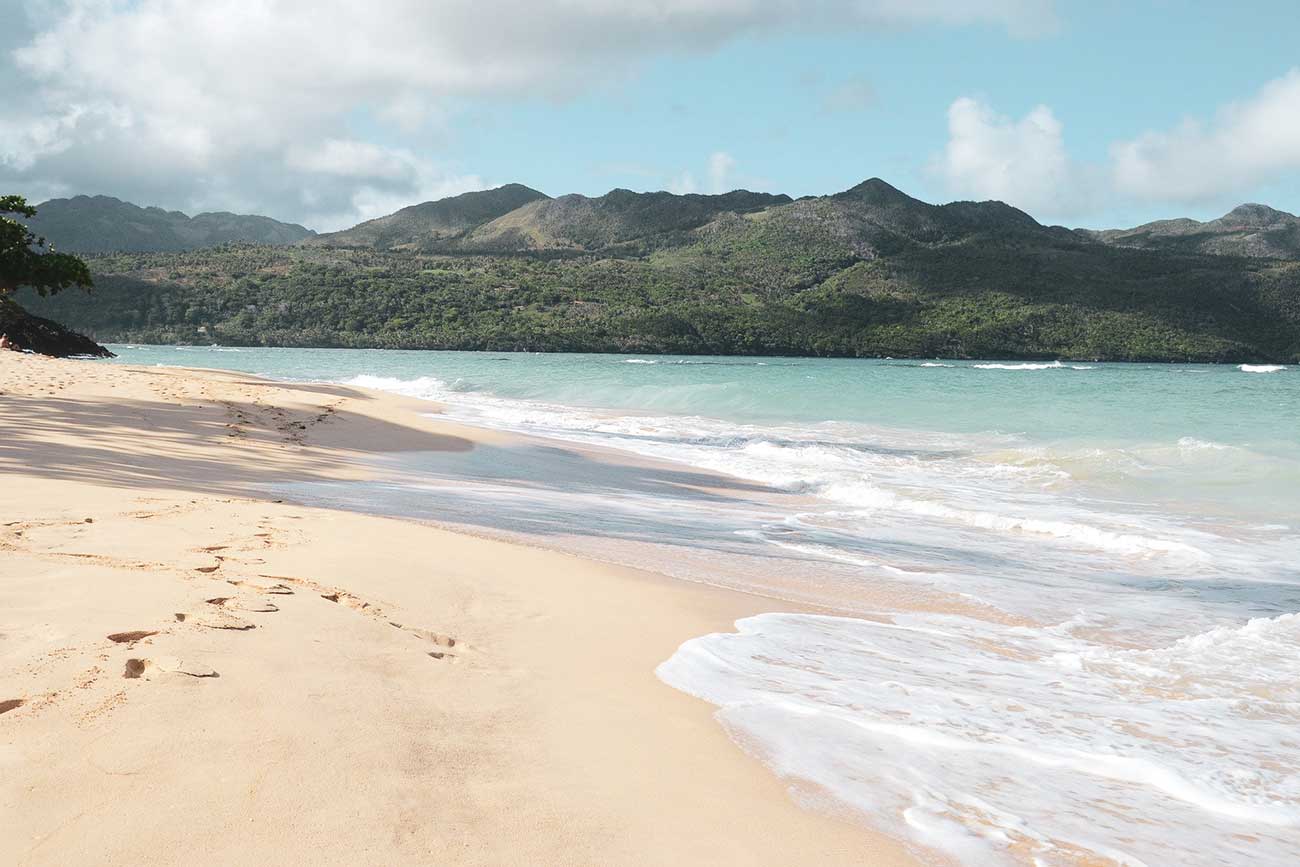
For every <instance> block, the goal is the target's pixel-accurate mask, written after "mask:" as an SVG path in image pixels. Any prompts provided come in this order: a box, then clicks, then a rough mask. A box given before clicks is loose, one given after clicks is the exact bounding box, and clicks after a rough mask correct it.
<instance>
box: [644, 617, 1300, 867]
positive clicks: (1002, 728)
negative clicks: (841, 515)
mask: <svg viewBox="0 0 1300 867" xmlns="http://www.w3.org/2000/svg"><path fill="white" fill-rule="evenodd" d="M1093 625H1094V624H1093V623H1092V622H1091V620H1090V619H1089V618H1087V617H1079V618H1074V619H1072V620H1071V621H1067V622H1065V623H1060V624H1057V625H1056V626H1051V627H1045V628H1044V627H1038V628H1035V627H1007V626H1002V625H998V624H994V623H989V622H985V621H980V620H975V619H972V618H967V617H959V616H952V615H938V614H914V615H895V616H893V617H885V616H882V619H881V620H879V621H876V620H861V619H855V618H846V617H831V616H825V615H813V614H764V615H759V616H757V617H751V618H747V619H745V620H741V621H740V622H738V623H737V624H736V630H737V631H736V632H735V633H725V634H714V635H708V636H704V637H701V638H696V639H693V640H691V641H688V642H686V643H685V644H683V645H682V646H681V647H680V648H679V649H678V650H677V652H676V653H675V654H673V656H672V657H671V658H670V659H669V660H667V661H666V662H664V663H663V664H662V665H660V666H659V668H658V669H657V672H656V673H657V674H658V676H659V677H660V678H661V679H662V680H663V681H664V682H666V683H668V684H669V685H671V686H674V687H676V688H677V689H680V690H682V691H684V692H687V693H690V694H692V695H695V696H698V697H700V698H703V699H705V700H707V701H709V702H711V703H713V704H714V705H717V706H718V708H719V711H718V718H719V719H720V721H721V722H722V723H723V724H724V726H726V728H727V729H728V731H729V732H730V733H731V734H732V735H733V737H735V738H736V740H737V741H738V742H739V743H741V744H742V745H744V746H746V748H748V749H750V750H751V751H752V752H754V753H755V754H756V755H757V756H759V757H761V758H762V759H763V760H764V761H765V762H767V763H768V764H769V765H770V766H771V767H772V768H773V769H774V770H775V771H776V772H777V773H778V774H780V775H781V776H783V777H786V778H787V779H791V780H793V781H796V782H802V783H806V784H811V785H812V786H814V787H816V789H818V790H820V791H823V792H827V793H829V794H830V795H832V796H833V797H834V798H835V799H836V800H838V801H840V802H842V803H843V804H847V805H848V806H849V807H851V808H855V809H857V810H860V811H861V812H862V814H863V817H864V818H865V819H867V820H869V821H874V822H877V823H879V824H881V825H882V829H883V830H885V831H886V832H889V833H894V834H897V835H900V836H904V837H906V838H910V839H913V840H915V841H916V842H917V843H919V844H921V845H924V846H927V847H933V848H936V849H940V850H946V851H947V852H948V853H949V854H950V855H952V856H953V857H955V858H956V860H958V861H961V862H963V863H981V864H987V863H1021V862H1020V861H1019V860H1017V858H1016V857H1015V856H1014V855H1013V852H1018V853H1019V855H1020V856H1022V857H1023V856H1026V855H1027V856H1028V857H1029V858H1030V859H1031V860H1034V861H1035V862H1036V863H1042V862H1050V863H1057V861H1058V860H1060V861H1069V862H1070V863H1073V862H1074V860H1076V859H1077V856H1078V854H1079V853H1080V852H1082V853H1087V854H1089V855H1091V856H1092V858H1085V860H1110V861H1114V862H1117V863H1120V864H1130V865H1136V864H1162V863H1176V864H1184V865H1225V867H1226V865H1235V864H1244V863H1258V864H1262V863H1270V864H1287V863H1298V862H1300V835H1297V834H1296V833H1295V829H1296V828H1297V827H1300V755H1298V754H1297V753H1296V752H1295V750H1294V748H1293V747H1292V743H1293V732H1294V731H1295V727H1296V726H1297V725H1300V685H1298V684H1300V615H1297V614H1288V615H1283V616H1280V617H1274V618H1259V619H1255V620H1251V621H1249V622H1247V623H1245V624H1244V625H1229V626H1222V627H1218V628H1215V629H1211V630H1209V631H1206V632H1203V633H1199V634H1194V635H1190V636H1187V637H1185V638H1182V639H1180V640H1177V641H1174V642H1171V643H1168V644H1164V645H1162V646H1158V647H1155V648H1152V649H1137V650H1133V649H1124V648H1117V647H1114V646H1109V645H1105V644H1100V643H1097V642H1095V641H1092V640H1089V638H1087V637H1086V636H1088V635H1089V634H1090V629H1091V627H1092V626H1093ZM1072 855H1073V856H1074V857H1071V856H1072Z"/></svg>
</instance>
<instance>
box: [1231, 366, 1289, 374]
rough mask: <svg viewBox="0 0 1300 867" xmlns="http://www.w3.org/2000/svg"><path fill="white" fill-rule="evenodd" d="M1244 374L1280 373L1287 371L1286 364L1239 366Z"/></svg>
mask: <svg viewBox="0 0 1300 867" xmlns="http://www.w3.org/2000/svg"><path fill="white" fill-rule="evenodd" d="M1237 369H1238V370H1240V371H1241V372H1242V373H1278V372H1280V371H1283V370H1286V365H1285V364H1238V365H1237Z"/></svg>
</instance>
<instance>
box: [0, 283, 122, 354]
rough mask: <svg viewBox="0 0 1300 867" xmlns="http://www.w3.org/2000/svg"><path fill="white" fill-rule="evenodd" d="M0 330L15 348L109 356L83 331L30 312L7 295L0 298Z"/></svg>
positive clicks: (107, 352)
mask: <svg viewBox="0 0 1300 867" xmlns="http://www.w3.org/2000/svg"><path fill="white" fill-rule="evenodd" d="M0 334H5V335H8V337H9V341H10V342H11V343H12V344H13V345H14V346H15V347H16V348H18V349H25V350H29V351H31V352H36V353H39V354H41V355H53V356H55V357H58V358H67V357H69V356H72V355H81V356H89V357H92V358H112V357H113V353H111V352H109V351H108V350H107V349H105V348H104V347H102V346H100V345H99V344H98V343H96V342H95V341H93V340H91V339H90V338H89V337H86V336H85V335H83V334H78V333H77V332H75V331H69V330H68V329H67V328H64V327H63V326H62V325H60V324H59V323H57V322H55V321H53V320H51V319H43V318H42V317H40V316H33V315H32V314H30V313H28V312H27V311H26V310H24V309H23V308H21V307H19V306H18V305H17V304H15V303H14V302H13V301H11V300H9V299H8V298H0Z"/></svg>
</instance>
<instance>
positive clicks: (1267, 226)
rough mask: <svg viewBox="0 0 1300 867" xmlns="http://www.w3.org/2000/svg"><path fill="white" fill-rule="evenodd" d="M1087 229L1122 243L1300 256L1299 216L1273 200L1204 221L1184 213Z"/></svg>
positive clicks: (1189, 250) (1101, 238)
mask: <svg viewBox="0 0 1300 867" xmlns="http://www.w3.org/2000/svg"><path fill="white" fill-rule="evenodd" d="M1084 233H1085V234H1087V235H1089V236H1090V237H1092V238H1095V239H1096V240H1098V241H1101V242H1102V243H1104V244H1113V245H1115V246H1118V247H1138V248H1141V249H1147V250H1176V251H1181V252H1187V253H1206V254H1209V255H1213V256H1250V257H1273V258H1278V259H1300V217H1297V216H1295V214H1288V213H1287V212H1286V211H1279V210H1277V209H1275V208H1270V207H1269V206H1268V205H1257V204H1246V205H1239V206H1237V207H1235V208H1233V209H1232V210H1231V211H1229V212H1228V213H1226V214H1224V215H1223V216H1222V217H1219V219H1217V220H1209V221H1207V222H1204V223H1202V222H1200V221H1198V220H1189V219H1187V218H1186V217H1184V218H1181V219H1176V220H1157V221H1156V222H1154V223H1146V224H1145V225H1141V226H1137V227H1135V228H1132V229H1106V230H1103V231H1099V232H1088V231H1087V230H1084Z"/></svg>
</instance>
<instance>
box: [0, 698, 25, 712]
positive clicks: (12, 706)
mask: <svg viewBox="0 0 1300 867" xmlns="http://www.w3.org/2000/svg"><path fill="white" fill-rule="evenodd" d="M25 704H27V700H26V699H22V698H7V699H5V700H4V701H0V713H9V711H11V710H17V709H18V708H20V707H22V706H23V705H25Z"/></svg>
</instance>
